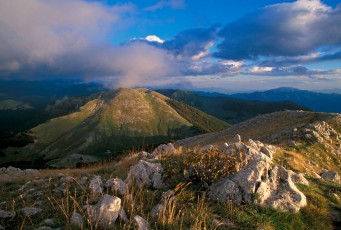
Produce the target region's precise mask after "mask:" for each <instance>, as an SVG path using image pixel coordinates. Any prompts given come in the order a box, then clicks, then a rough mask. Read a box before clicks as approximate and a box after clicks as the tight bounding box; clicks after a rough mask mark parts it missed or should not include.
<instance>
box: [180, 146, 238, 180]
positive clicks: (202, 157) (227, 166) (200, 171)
mask: <svg viewBox="0 0 341 230" xmlns="http://www.w3.org/2000/svg"><path fill="white" fill-rule="evenodd" d="M241 162H242V160H241V159H240V158H239V157H237V156H236V155H232V154H226V153H224V152H222V151H219V150H216V149H211V150H208V151H204V152H202V153H200V152H198V151H189V152H187V153H186V156H185V159H184V166H185V172H184V174H185V176H186V177H187V178H189V179H191V180H199V181H201V182H204V183H207V184H212V183H214V182H216V181H217V180H218V179H219V178H221V177H223V176H228V175H230V174H233V173H235V172H236V171H237V169H238V168H239V166H240V164H241Z"/></svg>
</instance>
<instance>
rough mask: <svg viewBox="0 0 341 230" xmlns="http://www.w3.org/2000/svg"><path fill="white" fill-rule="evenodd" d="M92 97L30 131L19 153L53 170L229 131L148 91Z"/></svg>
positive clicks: (104, 93) (217, 122)
mask: <svg viewBox="0 0 341 230" xmlns="http://www.w3.org/2000/svg"><path fill="white" fill-rule="evenodd" d="M89 97H90V100H88V101H87V100H85V104H84V105H83V106H80V107H79V111H75V112H72V113H70V114H67V115H64V116H60V117H57V118H53V119H51V120H49V121H48V122H45V123H43V124H40V125H38V126H36V127H34V128H33V129H31V130H30V132H29V134H30V135H31V136H32V137H33V138H34V143H32V144H29V145H28V146H26V147H25V148H23V149H21V150H20V151H19V152H22V153H23V154H22V158H27V156H31V158H32V156H34V157H33V158H43V159H44V161H49V163H48V165H50V166H54V167H60V166H61V165H60V163H61V162H66V161H67V160H70V162H69V163H67V165H70V164H71V165H73V166H75V164H77V160H78V161H79V160H80V157H78V159H72V160H71V159H70V158H69V156H71V158H73V156H75V154H81V155H82V157H81V158H82V161H85V159H86V158H87V157H88V156H93V157H98V159H100V158H102V157H108V156H111V155H112V154H117V153H120V152H122V151H124V150H128V149H130V148H134V147H135V148H139V147H140V146H142V145H150V144H159V143H162V142H166V141H170V140H172V139H180V138H183V137H187V136H194V135H196V134H199V133H204V132H212V131H218V130H222V129H224V128H227V127H229V125H228V124H227V123H225V122H223V121H220V120H218V119H217V118H214V117H212V116H210V115H207V114H205V113H203V112H201V111H198V110H197V109H195V108H192V107H190V106H188V105H185V104H183V103H180V102H176V101H174V100H172V99H170V98H167V97H166V96H164V95H161V94H159V93H156V92H153V91H150V90H148V89H144V88H139V89H128V88H121V89H118V90H116V91H111V92H103V93H97V94H95V96H94V95H90V96H89ZM15 151H17V150H8V151H7V153H6V157H8V158H9V159H11V158H12V160H13V156H14V155H15V154H14V153H13V152H15ZM11 155H13V156H12V157H11ZM19 155H21V154H19ZM76 156H79V155H76ZM15 158H18V154H16V155H15ZM64 158H67V159H64Z"/></svg>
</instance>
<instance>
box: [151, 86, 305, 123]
mask: <svg viewBox="0 0 341 230" xmlns="http://www.w3.org/2000/svg"><path fill="white" fill-rule="evenodd" d="M158 92H159V93H161V94H164V95H166V96H168V97H170V98H173V99H175V100H178V101H183V102H185V103H187V104H189V105H191V106H193V107H195V108H197V109H199V110H201V111H204V112H205V113H208V114H210V115H213V116H215V117H218V118H219V119H221V120H224V121H226V122H228V123H230V124H235V123H238V122H241V121H245V120H248V119H250V118H252V117H255V116H257V115H260V114H266V113H271V112H275V111H281V110H310V109H309V108H308V107H306V106H301V105H298V104H296V103H294V102H290V101H280V102H264V101H259V100H244V99H237V98H232V97H228V95H223V94H212V93H208V94H204V93H203V92H200V93H199V92H198V93H196V92H191V91H182V90H171V89H162V90H158Z"/></svg>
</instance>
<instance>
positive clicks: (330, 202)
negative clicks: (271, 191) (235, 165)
mask: <svg viewBox="0 0 341 230" xmlns="http://www.w3.org/2000/svg"><path fill="white" fill-rule="evenodd" d="M139 159H140V157H139V156H138V154H134V153H129V154H127V155H126V156H123V157H121V158H120V159H117V160H115V161H113V162H107V163H105V164H98V165H93V166H91V167H88V168H84V169H69V170H42V171H41V174H40V175H39V178H32V177H31V178H30V177H26V178H16V179H13V178H12V179H11V180H7V181H6V180H2V181H1V180H0V183H1V187H0V197H1V202H0V209H3V210H8V211H9V210H11V211H15V212H17V213H19V210H20V209H21V208H25V207H38V208H42V209H43V212H42V213H40V214H38V215H35V216H32V217H29V216H27V215H20V214H17V216H16V217H15V218H14V219H13V220H12V221H9V222H6V223H5V222H4V221H3V220H0V221H1V222H0V224H1V225H3V226H4V227H6V229H36V228H39V227H40V226H43V225H44V223H43V222H44V220H46V219H50V218H52V219H53V220H54V224H53V226H51V227H52V228H54V227H55V228H57V227H60V228H61V229H79V228H78V227H75V226H72V224H71V216H72V214H73V212H78V213H80V214H81V215H82V216H83V218H84V220H85V223H84V225H83V226H82V227H81V228H82V229H95V225H94V223H92V222H91V218H90V216H89V215H88V214H87V213H86V212H85V211H84V210H83V205H86V204H91V201H90V200H89V191H88V186H89V182H90V180H91V178H92V176H93V175H100V176H101V177H102V179H103V182H104V183H105V181H106V180H107V179H109V178H114V177H116V176H117V177H119V178H121V179H123V180H124V179H125V178H126V176H127V173H128V171H129V168H130V166H132V165H134V164H135V163H136V162H137V161H138V160H139ZM189 159H192V158H188V157H187V156H186V154H172V155H166V156H163V157H162V158H161V159H159V161H160V162H161V163H162V165H163V168H164V182H165V183H166V184H167V185H168V188H166V189H164V190H163V191H161V190H149V189H145V188H137V187H135V186H134V185H132V186H129V187H128V188H127V189H128V190H129V193H130V194H131V196H119V195H117V194H115V193H114V192H112V191H110V190H108V189H107V190H105V191H104V194H110V195H117V196H119V197H120V198H121V199H122V204H123V207H124V210H125V211H126V213H127V216H128V219H129V222H126V223H125V222H123V221H122V220H118V221H117V223H116V225H115V226H117V229H135V225H134V223H133V217H134V216H135V215H140V216H141V217H143V218H144V219H146V220H147V221H148V222H149V225H150V229H269V230H270V229H333V227H335V223H334V225H333V222H332V219H331V215H333V214H335V213H336V214H337V213H340V209H341V201H340V197H341V185H339V184H336V183H332V182H326V181H322V180H318V179H312V178H308V180H309V182H310V185H309V186H304V185H299V189H300V190H301V191H302V192H303V193H304V194H305V195H306V196H307V202H308V205H307V206H306V207H305V208H302V209H301V210H300V211H299V212H298V213H290V212H280V211H277V210H272V209H266V208H261V207H258V206H253V205H251V206H250V205H233V203H232V202H227V203H226V204H218V203H213V202H211V201H209V200H208V199H207V196H206V193H207V182H208V183H210V182H212V181H214V180H216V179H219V178H215V177H203V176H201V175H200V174H198V175H196V177H191V178H188V177H186V176H185V175H184V174H185V173H184V171H185V168H186V167H185V166H186V164H188V162H189ZM118 162H120V163H118ZM192 162H194V161H192ZM215 162H216V161H215V160H212V161H210V162H205V164H207V165H206V166H207V168H210V167H212V164H214V163H215ZM189 163H191V162H189ZM60 173H63V174H64V175H65V176H70V177H72V178H74V179H70V180H61V178H63V177H61V175H59V174H60ZM228 173H229V172H226V173H225V174H228ZM225 174H224V173H223V174H222V175H221V176H223V175H225ZM84 177H88V180H84V183H82V182H79V181H80V180H79V179H80V178H84ZM64 178H65V177H64ZM186 178H187V179H186ZM207 178H209V179H210V180H207ZM168 189H171V190H173V191H174V193H175V194H176V196H174V197H172V198H168V199H167V198H166V199H164V201H163V204H164V207H163V209H162V211H161V212H160V214H159V215H156V216H153V215H152V214H151V210H152V208H153V207H154V206H155V205H157V204H159V203H160V202H161V200H162V195H163V194H164V192H166V191H167V190H168ZM337 211H338V212H337Z"/></svg>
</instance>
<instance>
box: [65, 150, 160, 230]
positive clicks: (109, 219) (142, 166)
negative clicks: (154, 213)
mask: <svg viewBox="0 0 341 230" xmlns="http://www.w3.org/2000/svg"><path fill="white" fill-rule="evenodd" d="M141 154H143V153H141ZM162 172H163V168H162V166H161V164H160V163H156V162H152V160H148V161H147V160H139V161H138V163H137V164H135V165H133V166H131V168H130V170H129V172H128V176H127V178H126V179H125V180H124V181H123V180H121V179H120V178H118V177H116V178H110V179H108V180H107V181H106V182H105V183H103V181H102V178H101V177H100V176H94V177H93V178H92V180H91V181H90V184H89V194H90V197H89V200H90V201H91V202H96V201H97V203H96V204H94V205H85V206H84V210H85V212H86V213H87V215H88V216H89V217H90V219H91V223H93V224H94V225H95V227H98V228H112V227H113V226H114V225H115V222H116V220H117V219H119V220H120V221H122V222H125V223H128V222H129V219H128V217H127V214H126V212H125V211H124V209H123V207H122V199H123V198H124V199H125V200H128V201H129V200H131V199H132V195H131V194H130V191H129V188H131V187H132V186H135V185H136V186H138V187H144V188H150V189H162V188H164V184H163V182H162ZM105 189H109V190H111V191H112V192H113V194H115V195H108V194H105V195H104V191H105ZM132 219H133V222H134V223H135V225H136V226H137V229H140V230H144V229H148V226H149V224H148V222H147V221H146V220H145V219H143V218H142V217H141V216H139V215H135V216H134V217H133V218H132ZM71 223H72V224H73V225H75V226H78V227H81V228H82V227H83V226H84V223H85V220H84V218H83V216H82V215H81V214H80V213H77V212H75V213H73V215H72V218H71Z"/></svg>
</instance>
